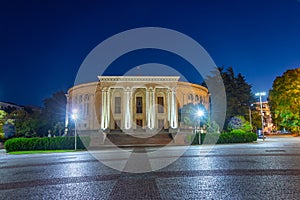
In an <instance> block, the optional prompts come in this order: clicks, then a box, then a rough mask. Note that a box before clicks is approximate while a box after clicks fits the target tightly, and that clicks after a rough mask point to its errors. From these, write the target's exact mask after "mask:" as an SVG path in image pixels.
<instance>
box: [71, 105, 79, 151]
mask: <svg viewBox="0 0 300 200" xmlns="http://www.w3.org/2000/svg"><path fill="white" fill-rule="evenodd" d="M71 117H72V119H73V120H74V126H75V140H74V149H75V151H76V150H77V132H76V122H77V119H78V110H77V109H73V110H72V116H71Z"/></svg>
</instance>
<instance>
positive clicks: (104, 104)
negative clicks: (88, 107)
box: [101, 89, 106, 130]
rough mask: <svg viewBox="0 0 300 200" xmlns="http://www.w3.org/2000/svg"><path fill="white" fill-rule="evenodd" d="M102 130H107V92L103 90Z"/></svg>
mask: <svg viewBox="0 0 300 200" xmlns="http://www.w3.org/2000/svg"><path fill="white" fill-rule="evenodd" d="M101 96H102V98H101V129H102V130H105V128H106V124H105V122H106V90H105V89H102V93H101Z"/></svg>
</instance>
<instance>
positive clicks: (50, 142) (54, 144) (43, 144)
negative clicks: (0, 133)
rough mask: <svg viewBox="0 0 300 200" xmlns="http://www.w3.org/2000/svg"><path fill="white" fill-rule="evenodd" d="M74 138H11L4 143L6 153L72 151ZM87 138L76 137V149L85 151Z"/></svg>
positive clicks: (88, 141) (88, 140)
mask: <svg viewBox="0 0 300 200" xmlns="http://www.w3.org/2000/svg"><path fill="white" fill-rule="evenodd" d="M74 139H75V138H74V137H45V138H12V139H9V140H7V141H6V142H5V143H4V148H5V149H6V151H7V152H12V151H32V150H61V149H63V150H67V149H74ZM89 143H90V138H89V137H77V149H86V147H85V145H86V146H88V145H89Z"/></svg>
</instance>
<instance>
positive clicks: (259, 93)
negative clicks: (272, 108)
mask: <svg viewBox="0 0 300 200" xmlns="http://www.w3.org/2000/svg"><path fill="white" fill-rule="evenodd" d="M265 95H266V93H265V92H258V93H256V94H255V96H259V103H260V114H261V131H262V133H263V141H265V133H264V116H263V109H262V100H261V97H262V96H265Z"/></svg>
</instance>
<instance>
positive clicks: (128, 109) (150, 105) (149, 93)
mask: <svg viewBox="0 0 300 200" xmlns="http://www.w3.org/2000/svg"><path fill="white" fill-rule="evenodd" d="M166 97H167V102H168V113H167V116H168V121H169V124H170V128H173V129H175V128H177V127H178V121H177V100H176V90H175V88H173V89H168V91H167V95H166ZM110 103H111V99H110V88H103V89H102V101H101V104H102V105H101V109H102V112H101V113H102V114H101V129H102V130H106V129H108V128H109V121H110ZM132 105H133V99H132V89H131V88H126V89H124V101H123V106H124V115H123V117H124V124H123V125H124V129H126V130H129V129H131V128H132V110H133V108H132ZM155 108H156V107H155V88H152V87H150V88H146V124H147V128H149V129H154V128H155V120H156V119H155V116H156V112H155Z"/></svg>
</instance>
